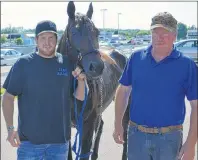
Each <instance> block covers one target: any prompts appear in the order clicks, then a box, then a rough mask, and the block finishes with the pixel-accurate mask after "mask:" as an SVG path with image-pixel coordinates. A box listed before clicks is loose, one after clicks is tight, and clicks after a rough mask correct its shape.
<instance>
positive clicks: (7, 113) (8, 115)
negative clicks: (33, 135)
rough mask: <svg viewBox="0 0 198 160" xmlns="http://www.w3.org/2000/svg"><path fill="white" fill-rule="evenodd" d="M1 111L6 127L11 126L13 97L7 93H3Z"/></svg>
mask: <svg viewBox="0 0 198 160" xmlns="http://www.w3.org/2000/svg"><path fill="white" fill-rule="evenodd" d="M2 111H3V115H4V118H5V122H6V126H7V127H10V126H13V115H14V96H13V95H11V94H10V93H8V92H7V91H5V93H4V94H3V97H2Z"/></svg>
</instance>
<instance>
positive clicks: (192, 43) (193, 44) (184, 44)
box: [175, 39, 198, 63]
mask: <svg viewBox="0 0 198 160" xmlns="http://www.w3.org/2000/svg"><path fill="white" fill-rule="evenodd" d="M175 47H176V48H177V50H179V51H180V52H182V53H183V54H184V55H186V56H188V57H190V58H192V59H193V60H194V61H195V62H196V63H198V58H197V57H198V56H197V54H198V40H197V39H186V40H182V41H179V42H176V43H175Z"/></svg>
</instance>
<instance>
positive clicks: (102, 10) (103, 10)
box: [100, 8, 107, 29]
mask: <svg viewBox="0 0 198 160" xmlns="http://www.w3.org/2000/svg"><path fill="white" fill-rule="evenodd" d="M100 11H101V12H102V19H103V29H104V28H105V11H107V9H105V8H104V9H101V10H100Z"/></svg>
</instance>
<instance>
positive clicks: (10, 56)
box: [1, 49, 24, 65]
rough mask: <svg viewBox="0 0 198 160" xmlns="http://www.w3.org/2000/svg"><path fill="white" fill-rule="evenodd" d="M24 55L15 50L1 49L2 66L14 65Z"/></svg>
mask: <svg viewBox="0 0 198 160" xmlns="http://www.w3.org/2000/svg"><path fill="white" fill-rule="evenodd" d="M22 55H24V54H23V53H21V52H19V51H16V50H14V49H1V65H13V64H14V63H15V62H16V61H17V59H18V58H20V57H21V56H22Z"/></svg>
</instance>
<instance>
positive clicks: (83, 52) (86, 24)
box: [65, 1, 104, 79]
mask: <svg viewBox="0 0 198 160" xmlns="http://www.w3.org/2000/svg"><path fill="white" fill-rule="evenodd" d="M67 14H68V16H69V19H68V25H67V28H66V31H65V32H66V35H65V36H67V38H66V45H67V48H68V49H67V50H68V53H67V54H68V57H69V58H70V59H71V60H72V61H73V63H74V64H77V65H79V66H80V67H81V68H82V69H83V71H84V72H85V74H86V75H87V77H88V78H91V79H92V78H97V77H98V76H100V75H101V74H102V72H103V69H104V62H103V61H102V60H101V57H100V53H99V42H98V35H99V30H98V29H97V28H96V27H95V25H94V23H93V22H92V20H91V17H92V14H93V6H92V3H90V5H89V9H88V11H87V14H86V15H83V14H80V13H77V14H75V5H74V3H73V2H71V1H70V2H69V3H68V7H67Z"/></svg>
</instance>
